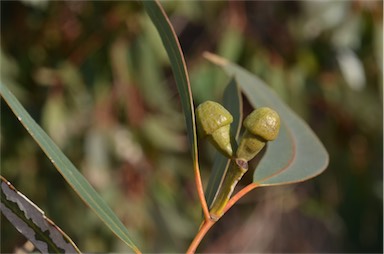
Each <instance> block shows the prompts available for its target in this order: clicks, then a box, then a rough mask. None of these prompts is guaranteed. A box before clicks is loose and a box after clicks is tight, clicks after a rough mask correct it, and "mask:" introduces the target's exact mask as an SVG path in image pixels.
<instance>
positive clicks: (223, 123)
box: [196, 101, 233, 158]
mask: <svg viewBox="0 0 384 254" xmlns="http://www.w3.org/2000/svg"><path fill="white" fill-rule="evenodd" d="M196 119H197V127H198V129H199V133H200V134H201V135H202V136H204V137H208V139H209V141H210V142H211V143H212V144H213V145H214V146H215V147H216V148H217V149H218V150H219V151H220V152H221V153H222V154H224V155H225V156H227V157H229V158H230V157H232V154H233V152H232V146H231V137H230V124H231V123H232V122H233V117H232V115H231V113H229V112H228V110H226V109H225V108H224V107H223V106H222V105H220V104H219V103H217V102H214V101H206V102H204V103H202V104H200V105H199V106H198V107H197V108H196Z"/></svg>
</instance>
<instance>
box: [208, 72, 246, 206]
mask: <svg viewBox="0 0 384 254" xmlns="http://www.w3.org/2000/svg"><path fill="white" fill-rule="evenodd" d="M223 106H224V107H225V108H226V109H227V110H228V111H229V112H230V113H231V114H232V116H233V122H232V124H231V129H230V130H231V137H232V138H233V140H232V149H233V151H236V149H237V142H236V140H235V139H237V138H238V136H239V132H240V129H241V120H242V118H243V116H242V115H243V103H242V100H241V93H240V89H239V87H238V86H237V84H236V81H235V80H234V79H232V80H231V81H230V82H229V84H228V85H227V87H226V88H225V91H224V98H223ZM229 163H230V159H228V158H227V157H225V156H224V155H222V153H220V152H216V155H215V160H214V163H213V167H212V173H211V176H210V178H209V181H208V185H207V189H206V198H207V204H208V207H210V205H211V204H212V202H213V200H214V199H215V197H216V194H217V193H218V191H219V189H220V186H221V183H222V181H223V179H224V176H225V173H226V172H227V169H228V166H229Z"/></svg>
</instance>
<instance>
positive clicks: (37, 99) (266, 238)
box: [1, 0, 383, 253]
mask: <svg viewBox="0 0 384 254" xmlns="http://www.w3.org/2000/svg"><path fill="white" fill-rule="evenodd" d="M162 4H163V5H164V7H165V9H166V11H167V13H168V14H169V16H170V18H171V22H172V24H173V25H174V27H175V30H176V33H177V34H178V36H179V39H180V43H181V46H182V48H183V51H184V53H185V56H186V61H187V64H188V67H189V71H190V76H191V83H192V89H193V93H194V100H195V104H196V105H197V104H199V103H201V102H202V101H205V100H207V99H211V100H216V101H220V100H221V97H222V93H223V89H224V88H225V87H224V86H225V85H226V84H227V83H228V80H227V78H226V77H225V75H224V73H222V72H221V71H220V70H219V69H218V68H216V67H214V66H213V65H211V64H209V63H208V62H207V61H206V60H204V59H203V58H202V52H204V51H212V52H215V53H217V54H219V55H221V56H224V57H226V58H228V59H230V60H232V61H234V62H236V63H238V64H240V65H242V66H244V67H245V68H247V69H249V70H250V71H252V72H253V73H255V74H256V75H258V76H260V77H261V78H262V79H263V80H265V81H266V83H267V84H269V85H271V86H272V87H273V88H274V89H275V90H276V91H277V93H278V94H279V95H280V96H281V97H282V98H283V99H284V100H285V101H286V102H287V103H288V104H289V105H290V106H291V107H292V108H293V109H294V110H295V111H296V112H297V113H298V114H299V115H301V116H302V117H303V118H304V119H305V120H306V121H307V122H308V123H309V124H310V125H311V127H312V128H313V130H314V131H315V132H316V133H317V135H318V136H319V137H320V139H321V140H322V141H323V143H324V144H325V146H326V147H327V150H328V151H329V154H330V156H331V161H330V166H329V168H328V169H327V170H326V171H325V173H323V174H322V175H321V176H319V177H317V178H315V179H314V180H311V181H309V182H306V183H302V184H295V185H292V186H283V187H273V188H266V189H260V190H256V191H254V192H252V193H251V194H250V195H248V197H246V198H244V199H243V200H241V201H240V203H239V204H238V205H237V206H235V207H234V208H233V209H232V210H231V211H230V212H229V213H228V214H227V215H226V216H224V217H223V219H222V220H221V221H220V222H219V223H218V224H217V225H216V226H215V228H213V229H212V232H210V233H209V234H208V235H207V237H206V238H207V239H206V240H204V241H203V243H202V246H201V249H200V250H201V251H207V252H208V251H214V252H223V251H227V252H228V251H234V252H382V250H383V249H382V248H383V229H382V225H383V213H382V211H383V196H382V190H383V189H382V184H383V176H382V174H383V165H382V162H383V143H382V141H383V136H382V123H383V118H382V113H383V112H382V99H383V98H382V94H383V90H382V82H383V80H382V75H383V65H382V63H383V58H382V57H383V51H382V44H383V41H382V37H383V27H382V20H383V13H382V10H383V3H382V1H364V0H361V1H319V2H317V1H316V2H312V1H289V2H277V1H273V2H267V1H265V2H263V1H257V2H253V1H252V2H251V1H250V2H241V1H228V2H224V1H212V2H211V1H181V2H176V1H164V2H162ZM1 79H2V82H3V83H4V84H6V85H7V86H8V87H10V89H11V90H12V91H13V92H14V93H15V95H16V96H17V97H18V98H19V100H21V102H22V103H23V105H24V106H25V107H26V108H27V110H28V111H29V112H30V114H31V115H32V116H33V117H34V118H35V120H36V121H37V122H38V123H40V124H41V125H42V126H43V128H44V129H45V130H46V131H47V132H48V134H49V135H50V136H51V137H52V138H53V139H54V140H55V142H56V143H57V144H58V145H59V146H60V147H61V148H62V149H63V151H64V153H65V154H66V155H67V156H68V157H69V158H70V159H71V160H72V162H73V163H74V164H75V165H76V166H77V167H78V168H79V169H80V170H81V171H82V173H83V174H84V175H85V176H86V177H87V179H88V180H89V181H90V182H91V183H92V184H93V186H95V188H96V189H97V190H98V191H99V192H100V193H101V194H102V196H103V197H104V198H105V199H106V201H107V202H108V203H109V204H110V205H111V207H112V208H113V209H114V211H116V213H117V214H118V216H119V217H120V218H121V219H122V221H123V222H124V223H125V224H126V225H127V227H128V229H129V231H130V232H131V234H132V235H133V236H134V238H135V239H138V243H137V244H138V246H140V247H141V248H142V250H143V251H146V252H171V251H173V252H175V251H176V252H179V251H183V250H184V249H186V247H187V246H188V244H189V242H190V241H191V239H192V238H193V236H194V234H195V233H196V231H197V227H198V224H199V222H200V216H201V210H200V207H199V204H198V200H197V196H196V191H195V189H194V188H195V187H194V180H193V170H192V161H191V158H190V152H189V151H188V146H187V139H186V132H185V125H184V119H183V115H182V113H181V109H180V103H179V98H178V95H177V90H176V87H175V84H174V79H173V76H172V73H171V70H170V67H169V64H168V60H167V56H166V54H165V51H164V49H163V46H162V44H161V41H160V38H159V37H158V35H157V33H156V31H155V28H154V27H153V26H152V24H151V22H150V20H149V18H148V17H147V16H146V14H145V12H144V11H143V9H142V6H141V5H140V3H137V2H130V1H121V2H119V1H108V2H107V1H105V2H99V1H80V2H76V1H68V2H67V1H44V0H41V1H27V0H25V1H1ZM244 110H245V111H246V112H249V111H250V110H251V109H250V107H249V105H248V106H247V104H245V109H244ZM199 146H200V163H201V165H202V166H201V167H202V169H203V172H202V174H203V181H204V183H206V182H207V179H208V176H209V173H210V167H211V166H212V155H213V149H212V147H211V146H210V145H208V144H206V142H203V141H200V142H199ZM1 174H2V175H4V176H5V177H6V178H7V179H8V180H9V181H11V182H12V184H13V185H14V186H15V187H17V188H18V189H19V190H20V191H21V192H23V193H24V194H25V195H27V196H28V197H29V198H30V199H31V200H33V202H35V203H36V204H37V205H39V206H40V207H41V208H42V209H43V210H44V211H45V212H46V214H47V215H48V217H50V218H52V219H53V220H54V221H55V223H56V224H57V225H59V226H60V227H61V228H62V229H63V230H64V231H65V232H66V233H67V234H68V235H69V236H70V237H71V238H72V239H73V240H74V241H75V242H76V244H77V245H78V246H79V248H80V249H81V250H82V251H86V252H106V251H108V252H109V251H113V252H127V251H129V250H128V249H127V247H126V246H124V244H123V243H122V242H120V241H119V240H118V239H116V238H115V237H114V236H113V235H111V233H110V232H109V231H108V229H106V228H105V227H104V226H103V224H102V223H101V222H100V221H99V219H98V218H97V217H96V216H95V215H94V214H93V213H92V212H91V211H90V210H89V209H87V208H86V206H85V205H84V204H83V203H82V202H81V201H80V200H79V198H78V197H77V196H76V194H75V193H74V192H73V191H72V190H71V189H70V188H69V187H68V186H67V185H66V183H65V181H64V180H63V179H62V177H61V176H60V175H59V173H58V172H57V171H56V170H55V169H54V167H53V165H51V164H50V161H49V160H48V159H47V158H46V157H45V155H44V154H43V152H42V151H41V150H40V148H39V147H38V146H37V145H36V144H35V143H34V141H33V140H32V138H31V137H30V136H28V134H27V132H26V131H25V130H24V129H23V127H22V126H21V124H20V123H19V122H18V120H17V119H16V118H15V117H14V115H13V114H12V113H11V112H10V110H9V108H8V106H6V105H5V104H4V102H3V100H2V101H1ZM244 181H247V179H244ZM1 220H2V221H1V222H2V223H1V252H2V253H4V252H12V251H14V249H15V248H18V247H20V246H22V245H23V243H24V242H25V239H24V238H23V236H22V235H20V234H19V233H18V232H17V231H16V230H15V229H14V228H13V226H12V225H10V223H9V222H8V221H6V220H5V219H4V217H3V216H2V217H1ZM234 235H236V237H234Z"/></svg>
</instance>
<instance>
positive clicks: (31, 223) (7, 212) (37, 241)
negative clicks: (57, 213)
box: [0, 176, 80, 253]
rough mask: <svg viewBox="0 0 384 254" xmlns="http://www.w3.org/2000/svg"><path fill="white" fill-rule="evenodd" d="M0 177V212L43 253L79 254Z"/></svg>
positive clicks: (43, 216)
mask: <svg viewBox="0 0 384 254" xmlns="http://www.w3.org/2000/svg"><path fill="white" fill-rule="evenodd" d="M0 178H1V190H0V191H1V204H0V210H1V212H2V213H3V214H4V216H5V217H6V218H7V219H8V220H9V221H10V222H11V223H12V225H13V226H15V228H16V229H17V230H18V231H19V232H20V233H22V234H23V235H24V236H25V237H26V238H27V239H28V240H29V241H31V242H32V243H33V244H34V245H35V247H36V248H37V249H38V250H39V251H40V252H42V253H75V252H77V253H80V250H79V249H78V248H77V246H76V245H75V243H74V242H73V241H72V240H71V239H70V238H69V237H68V236H67V235H66V234H65V233H64V232H63V231H62V230H61V229H60V228H59V227H58V226H57V225H56V224H55V223H53V221H51V220H50V219H48V218H47V217H46V216H45V214H44V212H43V211H42V210H41V209H40V208H39V207H37V206H36V205H35V204H34V203H33V202H32V201H30V200H29V199H28V198H27V197H25V196H24V195H23V194H21V193H20V192H19V191H17V190H16V188H15V187H13V186H12V185H11V183H9V182H8V181H7V180H6V179H5V178H4V177H2V176H0Z"/></svg>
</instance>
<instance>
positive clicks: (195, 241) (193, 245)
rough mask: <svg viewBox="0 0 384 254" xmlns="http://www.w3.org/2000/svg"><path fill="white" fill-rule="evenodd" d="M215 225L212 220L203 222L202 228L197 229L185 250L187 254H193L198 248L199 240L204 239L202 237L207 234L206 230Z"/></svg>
mask: <svg viewBox="0 0 384 254" xmlns="http://www.w3.org/2000/svg"><path fill="white" fill-rule="evenodd" d="M215 223H216V221H213V220H205V221H204V222H203V224H202V226H201V227H200V229H199V232H198V233H197V234H196V236H195V238H194V239H193V241H192V243H191V245H190V246H189V248H188V250H187V252H186V253H187V254H193V253H195V251H196V249H197V247H198V246H199V244H200V242H201V240H202V239H203V238H204V236H205V235H206V234H207V232H208V230H209V229H210V228H211V227H212V226H213V225H214V224H215Z"/></svg>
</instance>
